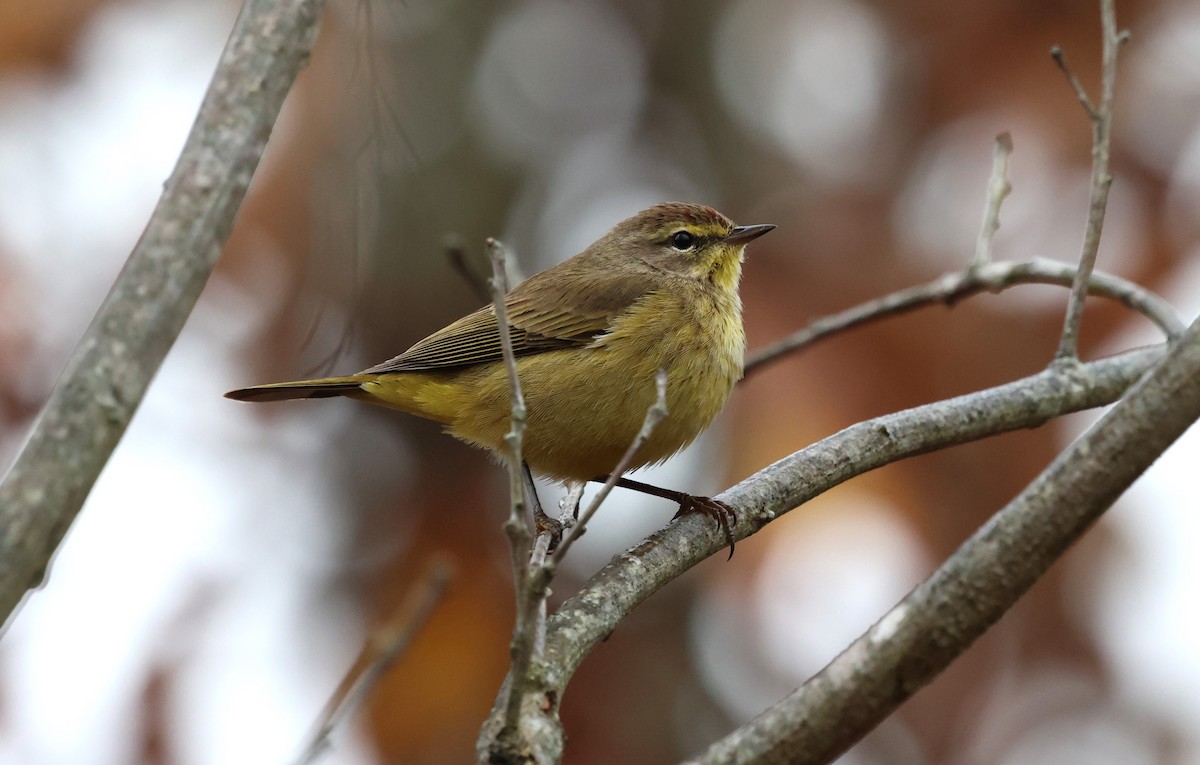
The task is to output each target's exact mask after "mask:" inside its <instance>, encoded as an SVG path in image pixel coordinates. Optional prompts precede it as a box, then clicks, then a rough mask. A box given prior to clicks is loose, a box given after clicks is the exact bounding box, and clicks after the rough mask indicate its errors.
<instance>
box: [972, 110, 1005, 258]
mask: <svg viewBox="0 0 1200 765" xmlns="http://www.w3.org/2000/svg"><path fill="white" fill-rule="evenodd" d="M1012 151H1013V142H1012V136H1011V135H1009V134H1008V133H1007V132H1004V133H1001V134H1000V135H998V136H996V143H995V145H994V146H993V147H992V173H991V176H990V177H989V178H988V187H987V199H986V200H985V201H984V203H983V223H981V224H980V226H979V238H978V239H977V240H976V242H975V259H974V260H972V261H971V270H972V271H976V270H978V269H980V268H983V267H984V266H986V265H987V264H988V263H991V262H992V240H993V239H994V238H995V237H996V231H997V229H999V228H1000V205H1002V204H1003V203H1004V199H1005V197H1007V196H1008V195H1009V193H1010V192H1011V191H1012V183H1010V182H1009V180H1008V158H1009V157H1011V156H1012Z"/></svg>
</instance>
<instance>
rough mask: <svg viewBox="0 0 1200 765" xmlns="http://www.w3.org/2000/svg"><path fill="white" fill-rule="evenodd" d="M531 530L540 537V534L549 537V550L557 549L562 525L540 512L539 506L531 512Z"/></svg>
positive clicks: (560, 539)
mask: <svg viewBox="0 0 1200 765" xmlns="http://www.w3.org/2000/svg"><path fill="white" fill-rule="evenodd" d="M533 528H534V531H535V532H536V533H537V535H538V536H539V537H540V536H541V535H542V534H549V535H550V550H551V551H553V550H554V548H556V547H558V543H559V542H561V541H562V535H563V528H564V526H563V523H562V522H561V521H557V520H555V519H553V518H551V517H550V516H548V515H546V514H545V513H544V512H542V508H541V505H540V504H539V505H538V507H537V508H536V509H535V510H534V511H533Z"/></svg>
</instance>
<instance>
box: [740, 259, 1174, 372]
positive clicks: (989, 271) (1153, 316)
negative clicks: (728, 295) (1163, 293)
mask: <svg viewBox="0 0 1200 765" xmlns="http://www.w3.org/2000/svg"><path fill="white" fill-rule="evenodd" d="M1077 274H1078V270H1077V269H1076V268H1074V267H1073V266H1071V265H1068V264H1066V263H1061V262H1059V261H1056V260H1047V259H1044V258H1034V259H1033V260H1028V261H1023V262H1018V263H1014V262H1006V261H1000V262H994V263H988V264H986V265H984V266H983V267H981V268H974V269H964V270H962V271H954V272H951V273H948V274H943V275H942V276H940V277H938V278H937V279H934V280H933V281H931V282H927V283H925V284H919V285H916V286H913V287H909V288H907V289H903V290H900V291H898V292H893V293H892V294H890V295H884V296H883V297H880V298H876V299H874V300H868V301H867V302H865V303H861V304H859V305H857V306H854V307H852V308H848V309H846V310H844V311H840V312H838V313H835V314H830V315H829V316H824V317H821V318H819V319H816V320H815V321H813V322H811V323H810V324H809V325H808V326H807V327H805V328H804V329H801V330H799V331H797V332H794V333H792V334H791V335H788V336H787V337H785V338H783V339H782V340H778V341H776V342H774V343H772V344H771V345H768V346H767V347H765V348H760V349H759V350H758V351H756V352H754V353H752V354H751V355H750V356H749V357H748V358H747V359H746V375H747V376H749V375H750V374H751V373H752V372H756V371H758V370H760V369H762V368H763V367H765V366H766V365H767V364H770V363H772V362H774V361H778V360H779V359H780V358H782V357H783V356H784V355H785V354H788V353H791V352H793V351H797V350H801V349H803V348H806V347H808V346H810V345H813V344H815V343H817V342H818V341H820V340H824V339H826V338H828V337H830V336H832V335H835V334H838V333H840V332H844V331H846V330H848V329H852V328H854V327H859V326H862V325H864V324H869V323H871V322H875V321H879V320H881V319H884V318H887V317H889V316H895V315H898V314H902V313H907V312H909V311H912V310H915V309H917V308H921V307H924V306H927V305H935V304H939V303H940V304H943V305H948V306H952V305H954V304H955V303H957V302H958V301H960V300H962V299H963V298H966V297H970V296H971V295H975V294H978V293H980V292H991V293H999V292H1003V291H1004V290H1006V289H1008V288H1010V287H1013V286H1015V285H1018V284H1057V285H1063V286H1070V285H1072V284H1074V282H1075V279H1076V278H1077ZM1088 289H1089V291H1090V293H1091V294H1093V295H1098V296H1100V297H1105V298H1110V299H1112V300H1116V301H1118V302H1120V303H1121V304H1122V305H1125V306H1126V307H1128V308H1129V309H1131V310H1133V311H1136V312H1138V313H1140V314H1142V315H1143V316H1145V317H1146V318H1147V319H1149V320H1150V321H1152V322H1154V324H1155V325H1156V326H1157V327H1158V328H1159V329H1161V330H1162V331H1163V333H1164V334H1165V335H1166V336H1167V338H1168V339H1173V338H1175V337H1178V336H1179V334H1180V333H1182V332H1183V330H1184V328H1185V326H1186V325H1185V324H1184V323H1183V321H1182V320H1180V318H1179V316H1178V314H1177V313H1176V312H1175V309H1174V308H1172V307H1171V305H1170V304H1169V303H1168V302H1167V301H1165V300H1163V299H1162V298H1161V297H1159V296H1158V295H1156V294H1154V293H1153V292H1151V291H1150V290H1148V289H1146V288H1145V287H1142V286H1141V285H1138V284H1134V283H1133V282H1131V281H1128V280H1126V279H1122V278H1121V277H1119V276H1113V275H1112V274H1107V273H1104V272H1100V271H1095V272H1093V273H1092V274H1091V276H1090V278H1089V280H1088Z"/></svg>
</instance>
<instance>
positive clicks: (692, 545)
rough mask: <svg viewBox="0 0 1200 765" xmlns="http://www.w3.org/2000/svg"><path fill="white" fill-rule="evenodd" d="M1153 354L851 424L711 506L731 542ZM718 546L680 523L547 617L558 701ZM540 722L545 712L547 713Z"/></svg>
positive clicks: (1049, 405)
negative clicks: (639, 614) (644, 605)
mask: <svg viewBox="0 0 1200 765" xmlns="http://www.w3.org/2000/svg"><path fill="white" fill-rule="evenodd" d="M1162 356H1163V349H1162V348H1161V347H1156V348H1148V349H1141V350H1137V351H1132V352H1129V353H1125V354H1122V355H1120V356H1115V357H1112V358H1108V359H1103V360H1100V361H1094V362H1090V363H1087V364H1081V365H1076V366H1071V367H1066V366H1059V365H1055V366H1053V367H1051V368H1049V369H1047V370H1045V371H1043V372H1040V373H1038V374H1036V375H1033V376H1032V377H1027V378H1024V379H1022V380H1018V381H1016V382H1011V383H1008V384H1006V385H1001V386H998V387H995V388H990V389H988V390H984V391H979V392H976V393H970V394H967V395H965V396H959V397H957V398H952V399H948V400H946V401H939V402H937V403H933V404H926V405H924V406H919V407H915V408H913V409H908V410H905V411H903V412H897V413H895V414H889V415H885V416H883V417H877V418H874V419H871V420H867V421H865V422H861V423H858V424H856V425H852V426H850V427H848V428H846V429H845V430H843V431H841V432H840V433H837V434H835V435H832V436H830V437H828V438H825V439H823V440H821V441H819V442H817V443H815V444H812V445H810V446H808V447H806V448H804V449H801V450H800V451H798V452H796V453H794V454H792V455H791V456H789V457H785V458H784V459H782V460H780V461H778V462H776V463H774V464H773V465H770V466H768V467H766V468H764V469H763V470H760V471H759V472H758V473H756V474H754V475H753V476H751V477H750V478H747V479H746V480H744V481H742V482H741V483H739V484H737V485H736V486H734V487H733V488H731V489H729V490H728V491H726V492H724V493H722V494H721V495H719V496H718V497H715V499H718V500H720V501H722V502H725V503H726V504H727V505H729V506H730V507H731V508H732V509H733V510H734V511H735V512H736V513H737V518H738V522H737V524H736V525H735V526H734V527H733V531H734V535H735V536H736V538H737V539H744V538H745V537H747V536H749V535H751V534H753V533H755V532H757V531H758V530H759V529H761V528H762V527H763V526H765V525H767V524H768V523H770V522H771V521H772V520H774V519H775V518H777V517H779V516H780V515H783V514H784V513H786V512H788V511H790V510H791V509H793V508H795V507H798V506H799V505H801V504H803V503H804V502H807V501H809V500H810V499H812V498H814V497H816V496H818V495H820V494H822V493H824V492H825V491H828V490H829V489H831V488H833V487H834V486H837V485H839V484H841V483H842V482H844V481H847V480H849V479H850V478H853V477H855V476H857V475H861V474H863V473H866V472H868V471H870V470H873V469H875V468H877V467H880V466H882V465H886V464H890V463H892V462H896V461H898V460H901V459H904V458H906V457H912V456H914V455H917V454H924V453H926V452H930V451H934V450H937V449H941V448H945V447H948V446H953V445H955V444H962V443H966V442H969V441H974V440H978V439H981V438H985V437H987V436H992V435H996V434H999V433H1005V432H1009V431H1012V430H1017V429H1021V428H1033V427H1037V426H1039V425H1042V424H1044V423H1046V422H1048V421H1050V420H1051V419H1053V418H1055V417H1058V416H1060V415H1062V414H1066V413H1069V412H1075V411H1080V410H1082V409H1088V408H1091V407H1096V406H1103V405H1105V404H1109V403H1112V402H1113V401H1115V400H1116V399H1117V398H1118V397H1119V396H1120V395H1121V393H1122V392H1123V391H1125V389H1126V388H1128V387H1129V386H1130V385H1132V384H1133V383H1134V382H1135V381H1136V380H1137V379H1138V378H1139V377H1140V376H1141V375H1142V374H1143V373H1144V372H1145V371H1146V370H1147V369H1149V368H1150V366H1151V365H1152V364H1153V363H1154V362H1156V361H1157V360H1159V359H1160V358H1162ZM726 544H728V542H727V541H726V540H725V538H724V536H723V535H721V534H720V533H718V532H716V531H714V530H713V529H712V527H711V525H710V524H708V523H706V522H705V521H704V519H702V518H700V517H698V516H692V515H685V516H682V517H680V518H679V519H678V520H676V521H674V522H672V523H671V524H669V525H668V526H667V527H666V528H664V529H661V530H659V531H657V532H655V533H654V534H652V535H650V536H649V537H647V538H646V539H644V540H643V541H642V542H641V543H639V544H638V545H636V546H635V547H633V548H631V549H630V550H627V551H626V552H624V553H622V554H621V555H619V556H617V557H616V558H614V559H613V560H612V561H611V562H610V563H609V564H608V565H607V566H605V567H604V569H602V570H601V571H600V572H599V573H598V574H596V576H594V577H592V579H591V580H590V581H589V582H588V584H587V585H585V586H584V587H583V588H582V589H581V590H580V591H579V592H578V593H576V594H575V595H574V596H572V597H571V598H569V599H568V600H567V601H566V602H565V603H563V605H562V607H560V608H559V609H558V611H557V612H556V613H555V614H554V616H552V617H551V619H550V623H549V625H548V627H547V634H546V653H545V663H544V670H545V676H546V679H547V682H548V684H549V691H550V692H553V693H557V694H561V691H562V689H563V687H565V685H566V683H567V682H568V681H569V680H570V677H571V675H572V674H573V673H574V672H575V669H576V668H577V667H578V666H579V663H580V662H581V661H582V660H583V658H584V657H585V656H587V654H588V653H589V652H590V651H591V650H592V648H593V647H594V646H595V645H596V644H597V643H598V642H599V641H601V640H603V639H605V638H606V637H607V636H608V635H610V634H611V633H612V631H613V630H614V629H616V627H617V624H618V623H619V622H620V621H621V619H623V618H624V617H625V616H626V615H627V614H629V612H630V611H632V610H633V609H634V607H636V606H637V605H638V604H639V603H641V602H642V601H643V600H645V599H646V598H648V597H649V596H650V595H652V594H653V593H654V592H656V591H657V590H658V589H659V588H661V587H663V586H664V585H665V584H667V583H668V582H670V581H672V580H674V579H675V578H677V577H679V576H680V575H681V574H682V573H683V572H685V571H687V570H688V569H689V568H691V567H692V566H695V565H696V564H698V563H699V562H700V561H702V560H704V559H705V558H707V557H708V556H710V555H712V554H713V553H715V552H717V551H718V550H720V549H722V548H723V547H724V546H725V545H726ZM548 714H549V713H548Z"/></svg>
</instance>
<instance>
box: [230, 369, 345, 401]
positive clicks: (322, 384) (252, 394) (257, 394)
mask: <svg viewBox="0 0 1200 765" xmlns="http://www.w3.org/2000/svg"><path fill="white" fill-rule="evenodd" d="M363 382H364V378H363V377H362V376H359V375H353V376H350V377H326V378H324V379H321V380H296V381H295V382H281V383H271V384H269V385H255V386H253V387H251V388H239V389H238V390H231V391H229V392H228V393H226V394H225V398H231V399H233V400H235V401H256V402H257V401H291V400H293V399H299V398H335V397H337V396H353V395H354V394H355V393H361V392H362V384H363Z"/></svg>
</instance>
